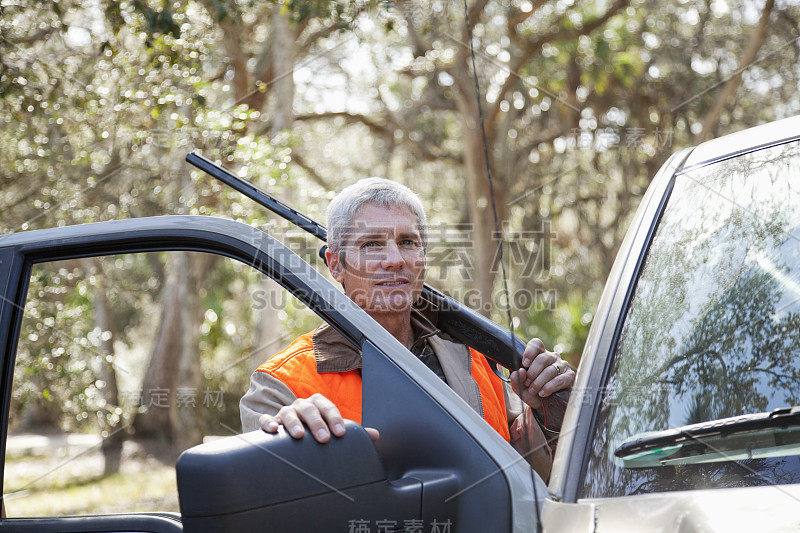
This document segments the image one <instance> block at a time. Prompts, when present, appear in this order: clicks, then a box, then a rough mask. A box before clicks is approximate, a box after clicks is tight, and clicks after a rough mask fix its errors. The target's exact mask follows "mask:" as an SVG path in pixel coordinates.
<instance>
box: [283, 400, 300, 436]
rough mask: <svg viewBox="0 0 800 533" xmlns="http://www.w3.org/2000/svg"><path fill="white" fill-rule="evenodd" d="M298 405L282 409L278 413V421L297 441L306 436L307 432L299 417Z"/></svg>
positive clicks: (294, 404)
mask: <svg viewBox="0 0 800 533" xmlns="http://www.w3.org/2000/svg"><path fill="white" fill-rule="evenodd" d="M296 404H297V402H295V403H293V404H292V405H287V406H285V407H281V410H280V411H278V416H277V417H276V419H277V420H278V422H280V423H281V424H283V427H284V428H286V431H288V432H289V435H291V436H292V437H293V438H295V439H299V438H301V437H302V436H303V435H305V433H306V431H305V429H304V428H303V422H302V420H301V419H300V417H299V416H298V413H297V409H298V408H297V406H296Z"/></svg>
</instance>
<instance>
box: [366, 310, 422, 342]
mask: <svg viewBox="0 0 800 533" xmlns="http://www.w3.org/2000/svg"><path fill="white" fill-rule="evenodd" d="M370 316H372V318H374V319H375V321H376V322H377V323H378V324H380V325H381V326H383V328H384V329H385V330H386V331H388V332H389V333H391V334H392V336H393V337H394V338H395V339H397V340H399V341H400V343H401V344H402V345H403V346H405V347H406V348H409V349H410V348H411V346H412V345H413V344H414V332H413V330H412V329H411V310H410V309H409V310H408V312H403V313H397V312H392V313H370Z"/></svg>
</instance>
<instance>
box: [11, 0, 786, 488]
mask: <svg viewBox="0 0 800 533" xmlns="http://www.w3.org/2000/svg"><path fill="white" fill-rule="evenodd" d="M465 11H468V16H465V14H467V13H465ZM798 17H800V6H798V4H797V3H796V2H792V1H786V0H784V1H776V0H765V1H761V0H758V1H750V0H744V1H741V2H735V3H734V2H726V1H722V0H667V1H663V0H659V1H655V0H613V1H608V0H606V1H599V2H583V3H579V2H574V1H573V0H469V2H468V8H467V10H465V6H464V4H463V3H462V2H461V1H445V0H442V1H427V0H426V1H403V0H397V1H394V2H386V1H378V0H352V1H345V0H339V1H331V0H327V1H326V0H311V1H297V0H283V1H266V0H263V1H251V0H198V1H195V0H191V1H185V0H180V1H164V0H158V1H155V0H128V1H121V2H117V1H111V0H92V1H88V2H78V1H73V0H61V1H56V2H34V1H32V0H0V214H1V215H2V216H0V231H2V233H12V232H19V231H28V230H33V229H39V228H47V227H54V226H64V225H72V224H81V223H88V222H96V221H103V220H111V219H119V218H130V217H143V216H153V215H169V214H200V215H211V216H219V217H226V218H232V219H235V220H239V221H242V222H245V223H247V224H252V225H255V226H258V227H260V228H263V229H265V230H266V231H269V232H270V233H272V234H273V235H275V236H277V237H278V238H280V239H281V240H283V241H284V242H286V243H287V244H289V245H290V246H291V247H292V248H293V249H294V250H295V251H297V252H298V253H300V254H301V255H302V256H303V257H304V258H305V259H306V260H308V261H309V262H311V263H313V264H315V265H316V266H317V267H319V268H324V265H322V264H321V263H320V261H319V260H318V258H317V249H318V243H316V242H314V241H313V239H312V238H311V237H308V236H305V235H303V234H302V232H301V231H299V230H296V229H293V228H292V227H291V226H290V225H288V224H286V223H284V222H282V221H278V220H276V219H275V217H273V216H272V215H270V214H269V213H267V212H265V211H264V210H263V209H262V208H260V207H258V206H257V205H255V204H254V203H253V202H250V201H249V200H247V199H244V198H243V197H242V196H241V195H240V194H238V193H236V192H234V191H231V190H228V189H226V188H225V186H223V185H221V184H219V183H216V182H214V180H213V179H211V178H210V177H208V176H206V175H204V174H203V173H201V172H199V171H196V170H193V169H192V168H191V167H190V166H189V165H188V164H186V163H185V162H184V158H185V156H186V154H187V153H188V152H190V151H193V150H196V151H198V152H199V153H201V154H203V155H205V156H206V157H209V158H210V159H213V160H217V161H219V162H221V163H222V164H223V165H224V166H226V167H227V168H229V169H232V170H233V171H234V172H237V173H238V174H239V175H240V176H242V177H244V178H246V179H248V180H251V181H252V182H254V183H255V184H257V185H259V186H261V187H262V188H264V189H266V190H268V191H270V192H272V193H274V194H275V195H276V196H277V197H279V198H282V199H283V200H285V201H286V202H288V203H289V204H291V205H293V206H295V207H297V208H299V209H300V210H301V211H303V212H305V213H306V214H308V215H310V216H311V217H312V218H314V219H316V220H319V221H324V212H325V208H326V206H327V203H328V201H329V199H330V198H331V197H332V194H333V192H335V191H337V190H339V189H341V188H342V187H343V186H345V185H347V184H349V183H352V182H353V181H355V180H357V179H359V178H362V177H366V176H370V175H380V176H385V177H388V178H390V179H393V180H396V181H399V182H402V183H404V184H406V185H408V186H409V187H411V188H412V189H414V190H415V191H417V192H418V193H419V194H420V196H421V197H422V199H423V202H424V203H425V205H426V207H427V208H428V210H429V213H430V215H429V216H430V221H429V222H430V228H431V243H430V248H429V251H428V257H429V261H430V265H429V273H428V281H429V282H430V283H431V284H432V285H434V286H436V287H437V288H440V289H442V290H444V291H446V292H449V293H450V294H452V295H453V296H455V297H456V298H459V299H461V300H462V301H465V302H466V303H467V304H468V305H470V306H472V307H474V308H476V309H478V310H480V311H481V312H483V313H485V314H487V315H489V316H491V317H492V318H494V319H495V320H496V321H498V322H499V323H500V324H503V325H506V326H507V319H506V312H505V303H507V302H510V307H511V314H512V316H513V324H514V329H515V331H516V332H517V334H518V335H519V336H520V337H523V338H531V337H533V336H539V337H541V338H542V339H544V341H545V342H546V344H547V345H548V346H551V347H555V348H556V349H557V350H559V351H561V352H562V353H563V354H564V355H565V357H566V358H567V359H568V360H569V361H570V363H571V364H573V365H575V366H577V364H578V362H579V360H580V353H581V350H582V347H583V343H584V341H585V339H586V335H587V333H588V328H589V326H590V324H591V320H592V313H593V311H594V309H595V307H596V305H597V302H598V300H599V297H600V293H601V291H602V288H603V284H604V282H605V278H606V276H607V274H608V272H609V270H610V268H611V265H612V262H613V260H614V257H615V254H616V251H617V249H618V247H619V244H620V242H621V239H622V237H623V235H624V233H625V231H626V229H627V225H628V222H629V221H630V219H631V217H632V214H633V212H634V211H635V209H636V207H637V205H638V203H639V201H640V199H641V197H642V195H643V193H644V191H645V189H646V188H647V186H648V183H649V181H650V180H651V179H652V177H653V176H654V174H655V172H656V171H657V169H658V168H659V167H660V165H661V164H662V163H663V162H664V161H665V160H666V158H667V157H668V156H669V155H670V154H671V153H673V152H675V151H677V150H678V149H680V148H683V147H686V146H690V145H693V144H697V143H699V142H702V141H703V140H705V139H708V138H711V137H714V136H718V135H721V134H725V133H729V132H732V131H736V130H740V129H743V128H745V127H749V126H754V125H756V124H759V123H763V122H767V121H771V120H774V119H778V118H782V117H786V116H791V115H793V114H796V113H797V112H798V110H800V94H798V90H797V87H798V79H800V68H798V67H800V43H799V42H798V36H800V19H799V18H798ZM467 21H468V23H467ZM467 24H469V28H468V25H467ZM468 29H471V31H472V33H473V45H474V49H475V63H476V66H477V76H478V80H477V81H478V85H479V87H480V101H481V106H482V111H483V115H484V117H485V128H486V138H487V152H486V153H488V157H489V166H490V167H491V169H492V176H493V180H494V193H495V199H494V205H495V206H496V207H497V209H498V215H499V220H500V221H501V222H500V223H501V228H502V231H501V233H502V241H503V246H504V255H505V260H506V266H507V268H508V271H509V272H508V278H509V281H508V284H509V292H510V295H511V296H510V298H506V297H505V294H504V291H503V285H502V281H501V280H500V276H499V272H500V268H499V265H498V261H497V259H498V253H497V237H498V235H497V233H496V232H495V231H494V228H495V225H494V222H493V218H492V205H491V204H492V201H491V194H490V191H489V189H488V181H487V172H486V161H485V159H484V145H483V141H482V137H481V129H480V122H479V120H478V116H479V115H478V104H477V102H478V100H477V99H476V88H475V80H474V78H473V72H472V66H471V62H470V50H469V37H468ZM250 270H252V269H250V268H249V267H247V266H246V265H237V264H235V263H233V262H228V261H224V260H220V259H217V258H213V257H210V256H199V255H195V254H190V253H178V252H176V253H172V254H148V255H143V256H141V257H137V256H125V257H118V258H111V259H107V260H99V259H97V260H96V259H90V260H76V261H70V262H64V263H60V264H57V265H45V266H43V267H41V268H38V269H37V270H36V271H35V272H34V274H33V277H32V279H31V289H30V291H29V300H28V304H27V307H26V321H25V323H24V326H23V327H24V330H23V335H22V337H21V338H22V339H23V342H22V343H21V345H20V348H19V354H18V363H17V367H16V372H15V387H14V390H13V402H14V413H13V416H12V421H11V423H12V425H13V428H14V429H15V430H16V431H23V430H33V429H37V430H42V429H43V428H44V429H45V430H46V429H48V428H50V429H52V428H57V429H59V430H69V431H90V430H92V431H97V432H99V434H100V435H101V436H102V437H103V439H104V444H103V452H104V453H105V456H106V472H107V473H113V472H114V471H116V470H117V469H118V468H119V454H120V450H121V449H122V448H121V447H122V442H123V441H125V440H126V439H132V438H134V437H144V436H148V435H149V436H156V437H158V438H159V439H161V440H163V441H165V442H167V443H168V444H169V445H170V446H174V448H175V449H184V448H186V447H187V446H190V445H192V444H194V443H197V442H200V440H201V439H202V438H203V436H204V435H208V434H219V433H220V432H221V430H220V428H221V427H224V428H238V427H239V426H238V410H237V402H238V398H239V397H240V396H241V395H242V393H243V392H244V391H246V389H247V379H248V376H249V374H250V372H252V370H253V369H254V368H255V367H256V366H257V365H258V364H260V363H261V362H263V360H265V359H266V358H267V357H268V356H269V355H270V354H271V353H273V352H274V351H276V350H277V349H278V348H280V347H281V345H282V344H284V343H286V342H287V341H288V340H290V339H291V338H293V336H295V335H297V334H300V333H303V332H305V331H307V330H308V329H310V328H312V327H313V326H314V324H315V321H316V320H317V319H316V318H315V317H313V316H310V315H309V314H308V313H306V312H304V311H303V310H302V309H299V308H298V306H296V305H294V304H293V302H291V301H290V300H287V299H286V297H285V296H283V295H282V293H280V291H279V290H278V289H277V288H276V287H275V286H274V285H273V284H272V283H271V282H269V281H268V280H264V279H261V278H260V277H259V276H257V275H255V273H254V272H250ZM187 407H195V408H196V409H193V410H192V416H182V413H183V412H185V411H181V409H182V408H187Z"/></svg>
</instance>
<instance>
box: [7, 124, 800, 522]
mask: <svg viewBox="0 0 800 533" xmlns="http://www.w3.org/2000/svg"><path fill="white" fill-rule="evenodd" d="M169 250H190V251H199V252H206V253H211V254H218V255H221V256H225V257H228V258H233V259H235V260H238V261H241V262H242V263H244V264H246V265H250V266H252V268H255V269H257V270H258V271H260V272H262V273H264V274H266V275H267V276H269V277H270V278H272V279H274V280H275V281H277V282H278V283H279V284H280V285H281V286H282V287H283V288H284V289H285V290H286V291H288V292H289V293H291V294H292V295H294V296H295V297H296V298H297V299H299V300H300V301H302V302H303V303H304V304H305V305H306V306H308V307H309V308H310V309H311V310H313V311H314V312H315V313H316V314H317V315H319V316H320V317H321V318H322V319H324V320H325V321H327V322H329V323H330V324H331V325H332V326H333V327H335V328H336V329H338V330H339V331H340V332H341V333H342V334H343V335H344V336H345V337H346V338H347V339H348V340H350V342H352V343H354V344H355V345H357V346H359V347H361V349H362V353H363V358H364V360H363V424H364V425H365V426H370V427H375V428H378V429H379V430H380V433H381V437H380V439H379V440H378V441H377V442H372V440H371V439H370V438H369V436H368V435H367V434H366V432H364V431H363V429H362V428H361V426H357V425H355V424H350V426H349V428H348V431H347V433H346V435H345V436H344V437H341V438H336V439H333V440H332V441H331V442H329V443H327V444H325V445H320V444H318V443H317V442H316V441H315V440H313V439H312V438H311V437H310V436H306V437H304V438H302V439H299V440H294V439H291V438H289V437H288V436H286V435H283V434H277V435H269V434H266V433H264V432H261V431H256V432H253V433H246V434H241V435H234V436H230V437H226V438H223V439H220V440H216V441H213V442H209V443H206V444H201V445H199V446H196V447H193V448H191V449H189V450H187V451H185V452H184V453H183V454H182V455H181V457H180V458H179V460H178V462H177V464H176V470H177V482H178V498H179V502H180V513H179V514H177V513H129V514H115V515H92V516H60V517H46V518H26V517H13V518H3V519H1V520H0V533H3V532H28V531H31V532H33V531H35V532H44V533H51V532H52V533H55V532H67V531H69V532H101V531H104V532H105V531H107V532H123V531H125V532H134V531H137V532H151V533H167V532H181V531H184V532H187V533H200V532H223V531H270V532H273V531H274V532H284V531H285V532H295V531H314V532H321V531H337V532H338V531H344V532H367V531H416V532H434V531H438V532H444V531H459V532H471V531H481V532H483V531H492V532H503V531H509V532H510V531H515V532H533V531H547V532H567V531H570V532H572V531H584V532H594V531H597V532H606V531H648V532H649V531H652V532H662V531H663V532H667V531H686V532H689V531H698V532H699V531H704V532H705V531H720V532H722V531H725V532H729V531H793V532H797V531H800V407H798V406H800V117H796V118H791V119H786V120H783V121H779V122H775V123H772V124H768V125H764V126H760V127H757V128H754V129H751V130H747V131H744V132H740V133H736V134H733V135H728V136H725V137H722V138H719V139H716V140H712V141H709V142H706V143H704V144H702V145H700V146H697V147H695V148H689V149H685V150H681V151H679V152H677V153H675V154H674V155H673V156H672V157H671V158H670V159H669V160H668V161H667V162H666V163H665V164H664V165H663V167H662V168H661V170H660V171H659V172H658V174H657V175H656V176H655V178H654V179H653V181H652V183H651V185H650V187H649V189H648V191H647V193H646V195H645V197H644V198H643V200H642V202H641V205H640V207H639V209H638V211H637V213H636V215H635V217H634V218H633V221H632V223H631V226H630V229H629V231H628V233H627V236H626V237H625V240H624V242H623V243H622V245H621V247H620V249H619V252H618V254H617V258H616V261H615V264H614V267H613V269H612V271H611V274H610V276H609V278H608V281H607V284H606V287H605V290H604V292H603V295H602V298H601V300H600V303H599V307H598V309H597V312H596V313H595V315H594V317H595V318H594V320H593V323H592V326H591V331H590V333H589V337H588V341H587V343H586V346H585V349H584V352H583V356H582V359H581V363H580V367H579V369H578V372H577V381H576V384H575V387H574V389H573V391H572V395H571V399H570V403H569V406H568V409H567V412H566V415H565V418H564V422H563V425H562V428H561V432H560V435H559V438H558V446H557V450H556V456H555V463H554V466H553V471H552V474H551V478H550V480H549V483H548V484H545V483H544V482H543V481H542V480H541V478H539V477H538V476H537V475H536V474H535V473H533V472H532V470H531V469H530V467H529V466H528V464H527V463H526V462H525V461H524V459H522V458H521V457H520V456H519V455H518V454H517V453H516V452H515V451H514V450H513V449H512V448H511V447H510V446H509V445H508V444H507V443H506V442H505V441H504V440H503V439H502V438H500V437H499V436H498V435H497V434H496V433H495V432H494V430H492V429H491V428H490V427H489V426H488V425H487V424H486V423H485V422H484V421H483V420H482V419H481V418H480V417H479V416H478V415H477V414H476V413H475V412H474V411H473V410H472V409H471V408H469V406H467V404H466V403H464V402H463V401H462V400H461V399H460V398H459V397H458V396H456V394H455V393H453V392H452V391H451V390H450V389H449V388H448V387H447V386H446V385H444V384H443V383H442V381H441V380H440V379H439V378H438V377H436V376H435V375H434V374H433V373H432V372H431V371H429V370H428V369H427V367H425V366H424V365H423V364H422V363H421V362H420V361H418V360H417V359H416V358H415V357H414V356H413V355H412V354H411V353H410V352H408V351H407V350H406V349H405V348H404V347H403V346H402V345H401V344H400V343H398V342H397V341H396V340H395V339H394V338H393V337H392V336H391V335H389V334H388V333H387V332H386V331H385V330H383V329H382V328H381V327H380V326H378V325H377V323H375V322H374V321H373V320H372V319H371V318H370V317H369V316H367V315H366V313H364V312H363V311H362V310H361V309H359V308H358V307H357V306H356V305H355V304H353V302H351V301H350V300H349V299H348V298H347V297H345V296H344V294H343V293H342V292H341V291H339V290H338V289H337V288H336V287H334V286H333V285H332V284H331V283H330V282H329V281H328V280H327V279H326V278H325V277H324V276H322V275H320V273H319V272H318V271H316V270H315V269H314V268H312V267H311V266H310V265H308V264H307V263H305V262H304V261H303V260H301V259H300V258H299V257H298V256H297V255H296V254H295V253H293V252H292V251H291V250H289V249H288V248H287V247H286V246H284V245H283V244H281V243H280V242H279V241H278V240H276V239H274V238H272V237H270V236H269V235H265V234H264V233H263V232H261V231H260V230H258V229H255V228H252V227H250V226H247V225H244V224H241V223H238V222H234V221H230V220H223V219H219V218H210V217H202V216H165V217H154V218H141V219H130V220H118V221H111V222H102V223H96V224H87V225H81V226H73V227H61V228H53V229H45V230H36V231H30V232H23V233H17V234H11V235H6V236H2V237H0V280H1V281H0V369H2V373H1V374H0V376H2V378H1V379H2V380H3V382H2V389H1V390H2V391H3V396H2V413H1V414H2V421H3V423H2V424H0V432H2V435H0V451H4V448H5V443H6V437H7V425H8V418H9V408H10V407H9V406H10V391H11V388H12V383H11V382H12V378H13V376H14V372H13V368H14V364H15V354H16V352H17V348H18V344H19V343H23V342H25V339H20V338H19V336H20V323H21V315H22V312H23V309H24V308H25V301H26V291H27V286H28V283H29V277H30V272H31V268H32V266H33V265H35V264H38V263H45V262H50V261H59V260H64V259H72V258H83V257H92V256H104V255H113V254H123V253H133V252H152V251H169ZM0 455H3V456H4V454H0Z"/></svg>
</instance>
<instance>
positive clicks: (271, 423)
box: [258, 415, 280, 433]
mask: <svg viewBox="0 0 800 533" xmlns="http://www.w3.org/2000/svg"><path fill="white" fill-rule="evenodd" d="M258 424H259V425H260V426H261V429H262V430H264V431H266V432H267V433H275V432H276V431H278V428H279V427H280V424H279V423H278V422H277V421H276V420H275V417H274V416H271V415H261V416H260V417H259V418H258Z"/></svg>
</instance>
